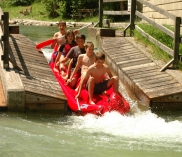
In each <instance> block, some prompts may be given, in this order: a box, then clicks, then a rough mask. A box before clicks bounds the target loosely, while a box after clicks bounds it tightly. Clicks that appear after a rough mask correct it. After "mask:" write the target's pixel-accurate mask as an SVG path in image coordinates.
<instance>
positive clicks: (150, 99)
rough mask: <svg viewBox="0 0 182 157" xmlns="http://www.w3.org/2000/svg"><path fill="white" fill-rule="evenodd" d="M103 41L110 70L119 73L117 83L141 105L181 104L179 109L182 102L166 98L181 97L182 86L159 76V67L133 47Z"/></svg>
mask: <svg viewBox="0 0 182 157" xmlns="http://www.w3.org/2000/svg"><path fill="white" fill-rule="evenodd" d="M102 41H103V45H102V48H103V50H104V51H105V53H106V56H107V63H108V64H109V65H110V66H111V67H110V68H111V69H112V70H114V71H116V72H118V76H119V77H120V80H122V82H123V83H125V84H126V85H127V87H128V88H129V89H130V90H131V91H132V92H133V94H135V95H136V96H137V97H138V98H139V100H140V101H143V102H144V103H145V104H147V105H149V106H150V105H151V106H152V103H153V104H154V103H155V104H157V103H158V102H161V101H160V99H162V101H163V103H165V104H167V103H170V104H171V103H172V102H175V104H178V105H179V104H180V103H181V107H182V98H178V99H177V98H176V99H175V100H174V99H171V98H169V97H170V96H173V97H175V95H181V96H182V84H181V83H179V82H178V80H177V79H175V78H174V77H172V76H171V75H170V74H169V73H167V72H160V67H159V66H158V65H156V64H155V63H154V62H153V61H152V60H151V59H149V57H148V56H147V55H146V54H144V53H143V52H142V51H141V50H140V49H139V48H137V47H136V45H133V43H131V42H130V41H129V40H127V39H126V38H123V37H115V38H102ZM116 68H117V69H116ZM165 98H167V99H165ZM154 106H155V105H154Z"/></svg>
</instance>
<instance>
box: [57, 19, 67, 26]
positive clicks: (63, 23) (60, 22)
mask: <svg viewBox="0 0 182 157" xmlns="http://www.w3.org/2000/svg"><path fill="white" fill-rule="evenodd" d="M60 25H65V26H66V22H65V21H63V20H61V21H59V23H58V26H60Z"/></svg>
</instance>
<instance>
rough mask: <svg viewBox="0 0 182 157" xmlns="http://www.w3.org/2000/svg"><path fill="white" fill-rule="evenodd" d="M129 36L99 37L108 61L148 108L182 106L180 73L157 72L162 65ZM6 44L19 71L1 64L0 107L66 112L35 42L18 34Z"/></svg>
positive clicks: (57, 87) (175, 108) (64, 98)
mask: <svg viewBox="0 0 182 157" xmlns="http://www.w3.org/2000/svg"><path fill="white" fill-rule="evenodd" d="M130 39H131V38H128V37H100V36H99V41H100V46H101V47H102V49H103V50H104V52H105V53H106V56H107V64H108V65H109V66H110V68H111V69H112V70H113V71H114V72H115V73H116V74H118V76H119V79H120V80H121V82H122V83H123V84H124V86H125V87H127V90H128V89H129V90H130V91H131V92H132V93H133V94H134V95H135V96H136V97H137V98H138V100H139V101H140V102H142V104H144V105H146V106H148V107H150V108H151V109H160V110H161V109H169V110H179V109H182V81H179V78H181V77H182V73H181V72H180V71H177V70H174V71H173V72H170V73H169V71H168V70H166V71H164V72H160V68H161V67H160V66H158V65H157V64H156V63H155V62H154V61H153V60H151V59H150V58H149V57H148V56H147V55H146V54H145V53H144V52H143V51H142V50H141V49H140V48H139V47H140V46H139V45H137V44H136V43H134V42H132V41H131V40H130ZM9 45H10V58H11V59H12V60H13V61H15V63H16V64H17V66H18V67H19V68H21V69H22V71H18V70H17V69H15V68H12V66H11V68H10V69H9V70H8V71H6V70H5V69H4V70H2V67H0V70H1V80H2V86H3V89H4V91H2V92H4V95H5V99H3V98H2V105H0V108H1V109H7V108H8V110H10V111H11V110H13V111H14V110H17V111H20V110H23V111H57V112H60V111H61V112H65V111H66V110H67V104H66V102H67V101H66V97H65V96H64V93H63V91H62V89H61V88H60V85H59V84H58V82H57V80H56V78H55V77H54V75H53V73H52V71H51V69H50V68H49V65H48V63H47V60H46V58H45V57H44V55H43V54H41V53H39V52H38V50H37V49H36V48H35V43H34V42H32V41H31V40H29V39H28V38H27V37H25V36H23V35H21V34H10V37H9ZM173 73H175V75H172V74H173ZM177 76H178V79H177ZM180 76H181V77H180ZM5 101H6V103H5ZM6 104H7V106H6ZM20 104H21V105H20Z"/></svg>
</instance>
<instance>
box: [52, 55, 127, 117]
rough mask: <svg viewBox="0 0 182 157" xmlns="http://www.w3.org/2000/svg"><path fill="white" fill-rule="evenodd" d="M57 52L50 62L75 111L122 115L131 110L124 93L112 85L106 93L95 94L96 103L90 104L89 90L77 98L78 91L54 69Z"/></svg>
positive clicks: (83, 91) (71, 107)
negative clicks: (116, 112)
mask: <svg viewBox="0 0 182 157" xmlns="http://www.w3.org/2000/svg"><path fill="white" fill-rule="evenodd" d="M54 57H55V53H53V54H52V58H51V61H50V63H49V65H50V68H51V69H52V71H53V73H54V75H55V77H56V78H57V80H58V82H59V84H60V86H61V88H62V90H63V92H64V94H65V96H66V98H67V101H68V105H69V107H70V109H71V110H72V111H74V112H79V113H81V114H82V115H85V114H87V113H92V114H96V115H103V114H104V113H105V112H111V111H118V112H119V113H121V114H122V115H124V114H126V113H128V112H129V111H130V106H129V103H128V102H127V101H126V100H125V98H124V97H123V96H122V95H119V94H115V93H113V88H112V87H111V88H110V89H109V90H107V91H106V93H105V94H96V95H94V102H95V105H89V104H88V92H87V90H86V89H83V90H82V92H81V96H80V98H79V99H75V96H76V91H75V90H74V89H72V88H70V87H69V86H68V85H66V82H65V81H64V80H63V79H62V77H61V76H60V74H59V73H58V72H55V71H54V70H53V68H54V64H55V62H54V59H53V58H54Z"/></svg>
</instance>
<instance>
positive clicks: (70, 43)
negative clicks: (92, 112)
mask: <svg viewBox="0 0 182 157" xmlns="http://www.w3.org/2000/svg"><path fill="white" fill-rule="evenodd" d="M58 28H59V32H57V33H55V34H54V37H53V38H54V39H55V40H54V42H53V43H52V45H51V48H54V51H58V53H57V55H56V58H55V67H54V70H55V71H57V72H60V75H61V77H62V78H63V79H64V80H65V81H66V82H67V85H69V86H70V87H71V88H76V84H77V82H78V80H79V79H80V83H79V85H78V86H77V88H76V89H75V90H76V92H77V95H76V98H79V97H80V93H81V90H82V89H83V87H84V85H85V87H86V89H87V90H88V94H89V104H91V105H94V104H95V103H94V101H93V95H94V94H99V93H103V92H104V91H106V90H107V89H109V88H110V87H111V86H113V90H114V92H115V93H118V77H117V76H113V75H112V74H111V71H110V69H109V67H108V66H107V65H105V64H104V62H105V55H104V53H103V52H96V53H94V44H93V43H92V42H86V44H85V40H86V37H85V35H84V34H79V32H78V30H74V31H72V30H67V31H66V22H64V21H60V22H59V24H58ZM56 45H57V48H55V46H56ZM106 73H107V74H108V76H109V77H110V79H106V78H105V74H106Z"/></svg>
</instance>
